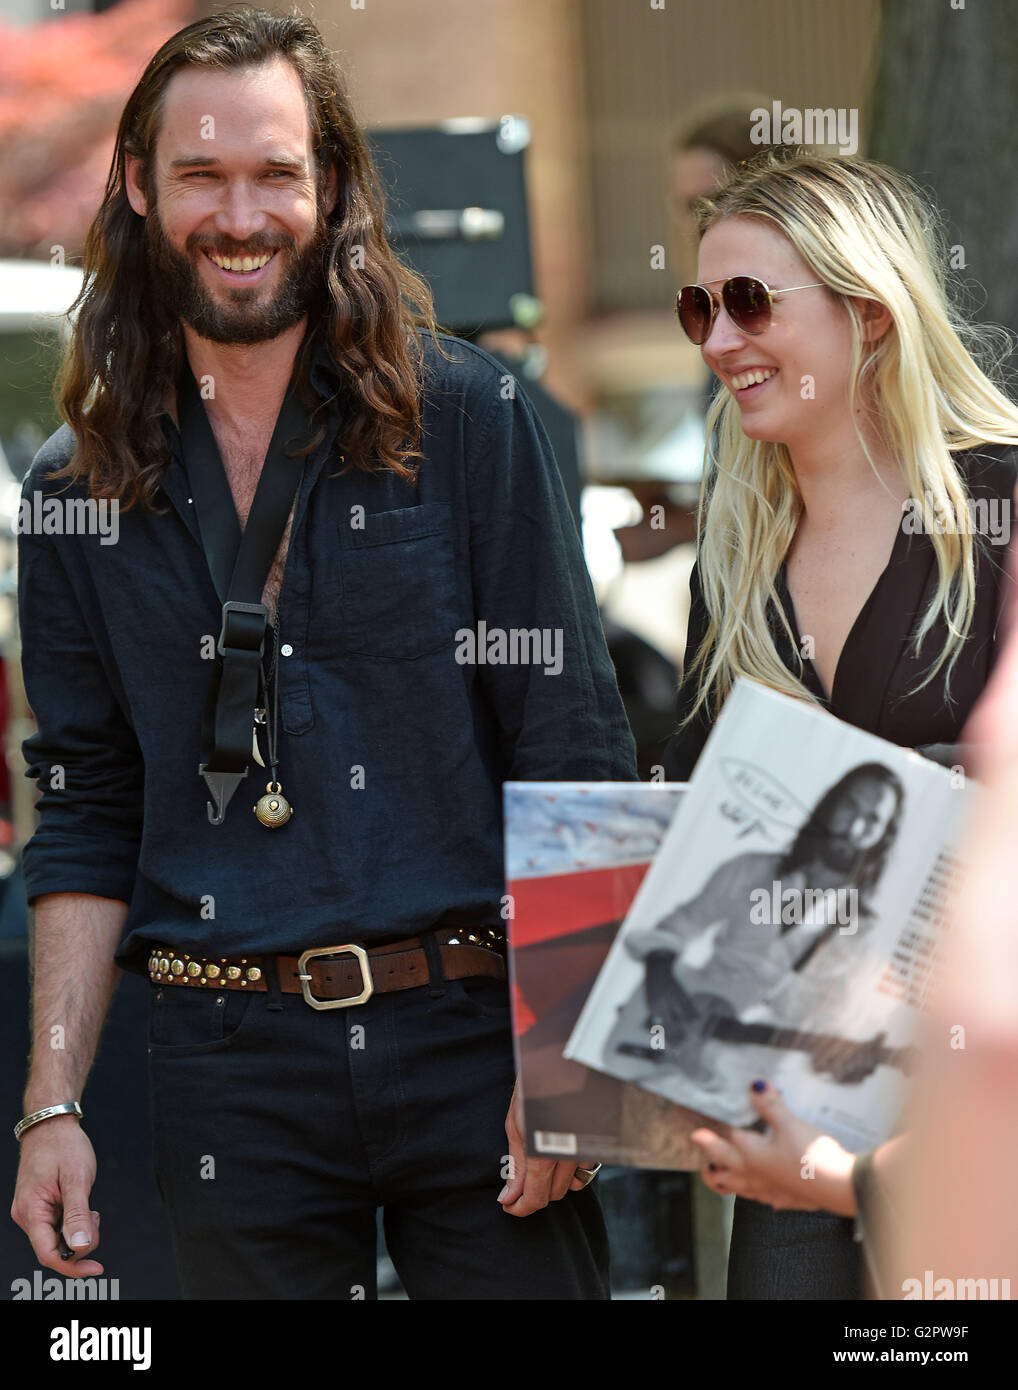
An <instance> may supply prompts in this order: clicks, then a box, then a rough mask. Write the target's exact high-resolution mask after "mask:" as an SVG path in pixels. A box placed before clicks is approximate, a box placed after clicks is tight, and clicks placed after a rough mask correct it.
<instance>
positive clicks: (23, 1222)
mask: <svg viewBox="0 0 1018 1390" xmlns="http://www.w3.org/2000/svg"><path fill="white" fill-rule="evenodd" d="M95 1167H96V1165H95V1151H94V1150H93V1148H92V1144H91V1142H90V1140H89V1138H88V1135H87V1134H86V1133H85V1131H84V1130H83V1129H82V1128H81V1125H80V1124H79V1123H78V1120H77V1117H76V1116H74V1115H57V1116H54V1117H53V1118H51V1119H49V1120H41V1121H40V1122H39V1124H37V1125H33V1126H32V1127H31V1129H28V1130H26V1131H25V1134H24V1137H23V1138H22V1140H21V1161H20V1163H19V1165H18V1182H17V1186H16V1187H15V1189H14V1203H13V1205H12V1207H11V1216H12V1217H13V1218H14V1220H15V1221H16V1222H17V1224H18V1225H19V1226H20V1227H21V1229H22V1230H23V1231H24V1232H25V1234H26V1235H27V1236H28V1239H29V1240H30V1241H31V1242H32V1249H33V1250H34V1251H35V1256H36V1259H37V1260H38V1261H39V1263H40V1265H42V1266H43V1267H44V1268H45V1269H52V1270H55V1271H56V1273H57V1274H63V1275H66V1276H68V1277H69V1278H78V1277H81V1278H87V1277H88V1276H90V1275H94V1274H102V1272H103V1267H102V1265H101V1264H100V1263H99V1262H98V1260H89V1259H83V1258H82V1257H83V1256H85V1255H87V1254H88V1252H89V1251H90V1250H93V1249H94V1248H95V1247H96V1246H97V1245H98V1244H99V1213H98V1212H97V1211H92V1210H91V1208H90V1206H89V1200H88V1199H89V1194H90V1193H91V1191H92V1184H93V1183H94V1182H95ZM60 1235H62V1236H63V1238H64V1240H65V1241H66V1243H67V1245H68V1247H69V1248H70V1250H71V1251H72V1253H73V1258H71V1259H66V1260H65V1259H61V1256H60V1248H61V1247H60V1242H59V1236H60ZM83 1235H84V1237H85V1239H84V1240H82V1239H81V1237H82V1236H83Z"/></svg>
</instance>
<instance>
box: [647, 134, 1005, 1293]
mask: <svg viewBox="0 0 1018 1390" xmlns="http://www.w3.org/2000/svg"><path fill="white" fill-rule="evenodd" d="M697 217H698V223H699V228H700V233H701V241H700V254H699V283H698V284H695V285H688V286H685V287H684V288H683V289H682V290H681V291H680V293H679V296H678V301H677V309H678V312H679V317H680V323H681V325H682V327H683V329H684V330H685V331H686V333H687V335H688V336H689V337H690V338H691V340H692V341H693V342H695V343H697V344H698V345H699V346H700V347H701V351H702V353H703V356H704V360H705V361H706V362H707V364H708V365H709V366H710V367H711V368H712V369H713V370H714V371H715V372H716V374H717V375H718V377H719V379H720V381H721V390H720V391H719V393H718V396H717V399H716V400H715V402H714V404H713V406H712V408H711V412H710V416H709V418H708V438H711V437H713V446H712V449H711V451H710V457H709V459H708V463H707V469H706V472H705V477H704V485H703V491H702V495H701V509H700V536H699V543H698V552H697V562H696V565H695V566H694V568H693V571H692V574H691V577H690V596H691V603H690V615H689V624H688V632H687V644H686V662H685V669H684V674H683V681H682V684H681V686H680V690H679V711H678V712H679V727H678V729H677V730H676V732H675V734H674V736H673V738H672V740H671V742H670V743H669V746H668V749H667V752H666V756H665V768H666V775H667V776H668V777H669V778H671V779H674V780H685V779H687V778H688V777H689V775H690V773H691V772H692V770H693V767H694V765H695V763H696V761H697V758H698V757H699V754H700V751H701V749H702V747H703V744H704V742H705V740H706V738H707V736H708V734H709V732H710V729H711V727H712V725H713V722H714V720H715V718H716V717H717V714H718V712H719V711H720V709H721V706H722V705H723V703H724V700H725V698H726V696H727V694H728V691H729V689H730V688H731V685H732V682H733V681H734V680H735V678H736V677H738V676H745V677H747V678H749V679H752V680H756V681H759V682H761V683H762V684H764V685H768V686H770V687H772V688H774V689H777V690H780V691H783V692H785V693H786V694H789V695H792V696H795V697H798V698H802V699H806V700H809V701H811V702H813V703H815V704H817V705H819V706H821V707H822V708H825V709H827V710H829V711H830V712H832V713H833V714H835V715H836V716H837V717H838V718H841V719H845V720H846V721H847V722H848V723H851V724H854V725H855V726H856V727H858V728H862V729H866V730H868V731H869V732H871V733H874V734H877V735H878V736H879V737H882V738H886V739H888V740H890V741H891V742H894V743H898V744H900V745H902V746H908V747H913V748H919V749H920V751H922V752H925V753H926V754H927V755H928V756H931V757H934V758H936V759H937V760H938V761H942V762H945V763H948V764H956V763H959V762H960V763H962V764H964V762H965V759H966V756H967V754H966V750H965V749H964V748H963V747H962V746H961V743H962V730H963V728H964V726H965V723H966V720H967V719H968V717H969V715H970V714H971V712H972V709H973V707H974V705H975V703H976V701H977V699H978V698H979V696H980V694H981V693H982V691H983V689H984V688H985V686H986V684H987V681H988V679H989V677H990V673H991V671H992V669H993V666H994V663H995V659H996V653H997V635H998V619H999V614H1000V607H1001V601H1002V595H1003V593H1004V592H1005V589H1006V587H1007V586H1006V575H1005V568H1004V563H1003V562H1004V555H1005V551H1004V549H1003V546H1004V544H1005V543H1006V540H1007V539H1009V537H1010V533H1011V529H1012V525H1013V521H1014V512H1015V490H1016V477H1018V452H1016V450H1015V448H1014V446H1015V445H1016V444H1018V408H1016V407H1015V405H1014V404H1013V403H1012V402H1011V401H1010V400H1009V399H1008V397H1007V396H1006V395H1005V394H1004V392H1003V391H1002V390H1001V389H1000V387H999V386H998V385H996V384H995V382H994V381H993V380H992V379H991V376H990V375H989V374H988V373H990V372H992V370H993V369H992V367H990V365H989V362H988V361H987V369H986V370H985V371H984V370H983V369H982V368H981V367H980V366H979V365H977V363H976V361H975V359H974V357H973V355H972V353H971V352H970V350H969V346H967V344H968V345H971V346H972V348H973V349H976V348H977V346H978V345H979V344H985V345H988V344H989V342H990V341H991V340H992V337H993V335H992V334H990V333H989V332H988V331H987V332H985V333H983V332H980V331H977V330H976V329H975V328H973V327H971V326H969V325H967V324H966V323H965V321H964V319H963V318H962V316H961V315H960V314H959V312H958V311H957V310H956V309H955V308H954V306H953V305H952V303H951V302H950V300H949V298H948V295H947V292H946V285H945V272H944V269H943V267H944V266H945V265H946V256H945V255H944V251H943V245H942V240H941V237H940V234H939V230H938V225H937V221H936V217H935V213H934V211H933V209H932V208H930V207H929V206H928V205H927V204H926V202H925V200H924V199H923V198H922V196H921V195H920V194H919V193H918V191H917V190H916V189H915V188H914V187H913V186H912V185H911V183H910V182H909V181H908V180H907V179H906V178H905V177H904V176H903V175H901V174H898V173H896V172H895V171H893V170H891V169H889V168H886V167H885V166H881V165H877V164H874V163H871V162H867V161H863V160H858V159H851V158H843V157H836V158H829V157H823V156H815V155H809V154H805V153H801V152H799V153H795V152H787V153H786V154H784V155H778V154H775V153H768V154H765V155H764V156H762V157H761V158H760V159H759V160H757V161H754V162H753V163H751V164H749V165H747V166H745V167H743V168H742V169H740V171H739V172H738V173H737V174H736V175H735V176H734V178H733V179H732V181H731V182H730V183H729V184H727V185H726V186H725V187H724V188H722V189H721V190H720V191H718V192H717V193H716V194H715V195H714V196H713V197H711V198H709V199H704V200H702V201H701V202H700V203H698V204H697ZM917 507H918V513H917ZM917 514H918V517H919V524H916V517H917ZM931 516H932V517H934V518H935V519H939V520H938V521H937V524H930V518H931ZM978 516H982V517H984V518H992V519H993V520H994V522H995V524H994V526H993V527H992V530H990V529H989V528H987V529H984V530H980V529H979V528H978V527H974V526H973V525H972V524H971V520H972V518H973V517H978ZM852 1236H853V1232H852V1223H851V1221H850V1220H849V1219H847V1218H846V1217H843V1216H838V1215H832V1214H828V1213H824V1212H818V1211H798V1212H797V1211H775V1210H773V1209H772V1208H771V1207H769V1206H767V1205H764V1204H763V1203H762V1202H758V1201H749V1200H746V1199H745V1198H742V1199H739V1200H737V1202H736V1212H735V1221H734V1227H733V1233H732V1242H731V1250H730V1258H729V1288H728V1297H729V1298H733V1299H744V1298H778V1299H783V1298H802V1299H839V1298H857V1297H859V1296H860V1294H861V1282H860V1264H859V1255H858V1248H857V1245H856V1243H855V1242H854V1241H853V1238H852Z"/></svg>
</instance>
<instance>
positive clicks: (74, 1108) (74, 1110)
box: [14, 1100, 82, 1140]
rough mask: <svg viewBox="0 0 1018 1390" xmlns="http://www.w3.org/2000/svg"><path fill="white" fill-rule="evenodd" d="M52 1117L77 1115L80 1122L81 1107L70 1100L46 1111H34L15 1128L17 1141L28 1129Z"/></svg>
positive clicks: (47, 1108) (48, 1106)
mask: <svg viewBox="0 0 1018 1390" xmlns="http://www.w3.org/2000/svg"><path fill="white" fill-rule="evenodd" d="M51 1115H77V1117H78V1119H79V1120H80V1119H81V1118H82V1114H81V1106H80V1105H79V1104H78V1102H77V1101H76V1100H69V1101H67V1102H65V1104H63V1105H47V1106H46V1108H45V1110H33V1111H32V1113H31V1115H26V1116H25V1118H24V1119H23V1120H19V1121H18V1123H17V1124H16V1125H15V1126H14V1137H15V1139H19V1140H20V1138H21V1136H22V1135H23V1134H24V1132H25V1130H26V1129H31V1127H32V1125H37V1124H38V1123H39V1121H40V1120H48V1119H49V1118H50V1116H51Z"/></svg>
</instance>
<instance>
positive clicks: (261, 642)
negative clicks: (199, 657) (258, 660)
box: [216, 598, 269, 656]
mask: <svg viewBox="0 0 1018 1390" xmlns="http://www.w3.org/2000/svg"><path fill="white" fill-rule="evenodd" d="M234 613H247V614H250V615H251V616H252V617H261V618H262V619H263V622H262V624H261V628H260V630H259V633H258V643H257V646H256V645H255V644H254V643H253V642H252V641H251V640H250V638H251V630H250V626H249V625H248V624H245V623H243V622H231V621H230V619H231V615H232V614H234ZM268 621H269V610H268V608H266V606H265V604H264V603H241V602H240V600H239V599H233V598H230V599H227V600H226V602H225V603H224V604H223V624H222V627H221V628H220V629H219V641H218V642H217V643H216V651H217V652H218V653H219V655H220V656H225V655H226V648H227V647H230V648H231V649H232V650H234V651H244V652H253V651H257V652H258V654H259V656H260V655H261V654H262V652H263V651H264V648H265V628H266V627H267V626H268ZM245 637H247V639H248V640H247V641H245V640H244V638H245Z"/></svg>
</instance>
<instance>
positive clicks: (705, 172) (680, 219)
mask: <svg viewBox="0 0 1018 1390" xmlns="http://www.w3.org/2000/svg"><path fill="white" fill-rule="evenodd" d="M731 171H732V166H731V164H729V162H728V160H727V159H726V158H725V157H724V155H722V154H719V153H718V151H717V150H711V149H708V148H707V147H706V146H705V145H690V146H687V148H685V149H681V150H677V151H676V153H675V154H674V156H673V157H672V166H671V187H670V190H669V192H670V198H669V201H670V203H671V211H672V216H673V218H674V221H675V229H676V239H675V256H676V265H677V269H678V276H677V278H678V279H679V280H681V281H682V282H683V283H685V282H686V281H688V280H691V279H695V277H696V222H695V219H694V218H693V214H692V212H691V208H692V206H693V204H694V203H695V202H696V200H697V198H703V197H706V195H707V194H709V193H713V192H714V190H715V189H716V188H717V187H718V185H719V184H721V183H723V182H724V181H725V179H726V178H728V176H729V175H730V173H731Z"/></svg>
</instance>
